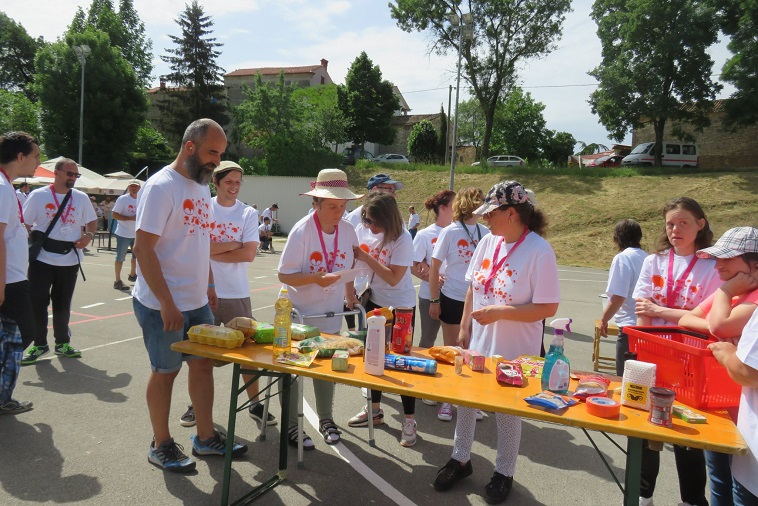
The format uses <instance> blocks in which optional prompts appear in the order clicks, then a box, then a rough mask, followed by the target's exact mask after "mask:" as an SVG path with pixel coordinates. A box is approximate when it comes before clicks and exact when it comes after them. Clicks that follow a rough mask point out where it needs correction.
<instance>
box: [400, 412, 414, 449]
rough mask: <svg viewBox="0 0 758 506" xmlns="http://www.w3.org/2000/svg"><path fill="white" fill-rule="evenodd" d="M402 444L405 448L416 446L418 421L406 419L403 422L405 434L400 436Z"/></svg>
mask: <svg viewBox="0 0 758 506" xmlns="http://www.w3.org/2000/svg"><path fill="white" fill-rule="evenodd" d="M400 444H401V445H402V446H405V447H409V446H413V445H415V444H416V420H414V419H413V418H406V419H405V421H403V432H402V434H401V435H400Z"/></svg>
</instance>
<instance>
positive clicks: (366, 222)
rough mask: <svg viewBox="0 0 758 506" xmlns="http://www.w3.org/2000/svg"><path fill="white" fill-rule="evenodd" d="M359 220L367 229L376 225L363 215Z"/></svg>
mask: <svg viewBox="0 0 758 506" xmlns="http://www.w3.org/2000/svg"><path fill="white" fill-rule="evenodd" d="M361 220H363V223H365V224H366V225H368V226H369V227H370V226H372V225H376V223H374V221H373V220H370V219H368V218H366V215H365V214H363V215H361Z"/></svg>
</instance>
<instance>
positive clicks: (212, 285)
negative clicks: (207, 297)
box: [208, 283, 216, 288]
mask: <svg viewBox="0 0 758 506" xmlns="http://www.w3.org/2000/svg"><path fill="white" fill-rule="evenodd" d="M208 288H216V284H215V283H208Z"/></svg>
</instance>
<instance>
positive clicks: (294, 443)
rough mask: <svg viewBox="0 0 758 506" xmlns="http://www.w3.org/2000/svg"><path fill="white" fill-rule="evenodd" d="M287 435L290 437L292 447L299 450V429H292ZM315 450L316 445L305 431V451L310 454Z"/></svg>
mask: <svg viewBox="0 0 758 506" xmlns="http://www.w3.org/2000/svg"><path fill="white" fill-rule="evenodd" d="M287 434H288V435H289V444H290V446H292V447H293V448H297V427H290V428H289V430H288V431H287ZM315 449H316V445H315V444H314V443H313V440H312V439H311V438H309V437H308V434H306V433H305V431H303V450H305V451H307V452H309V451H311V450H315Z"/></svg>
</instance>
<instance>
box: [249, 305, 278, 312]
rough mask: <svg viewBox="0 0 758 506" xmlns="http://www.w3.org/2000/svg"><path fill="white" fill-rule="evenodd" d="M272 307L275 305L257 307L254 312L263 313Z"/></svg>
mask: <svg viewBox="0 0 758 506" xmlns="http://www.w3.org/2000/svg"><path fill="white" fill-rule="evenodd" d="M272 307H274V305H273V304H271V305H270V306H263V307H255V308H253V311H261V310H263V309H269V308H272Z"/></svg>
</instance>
